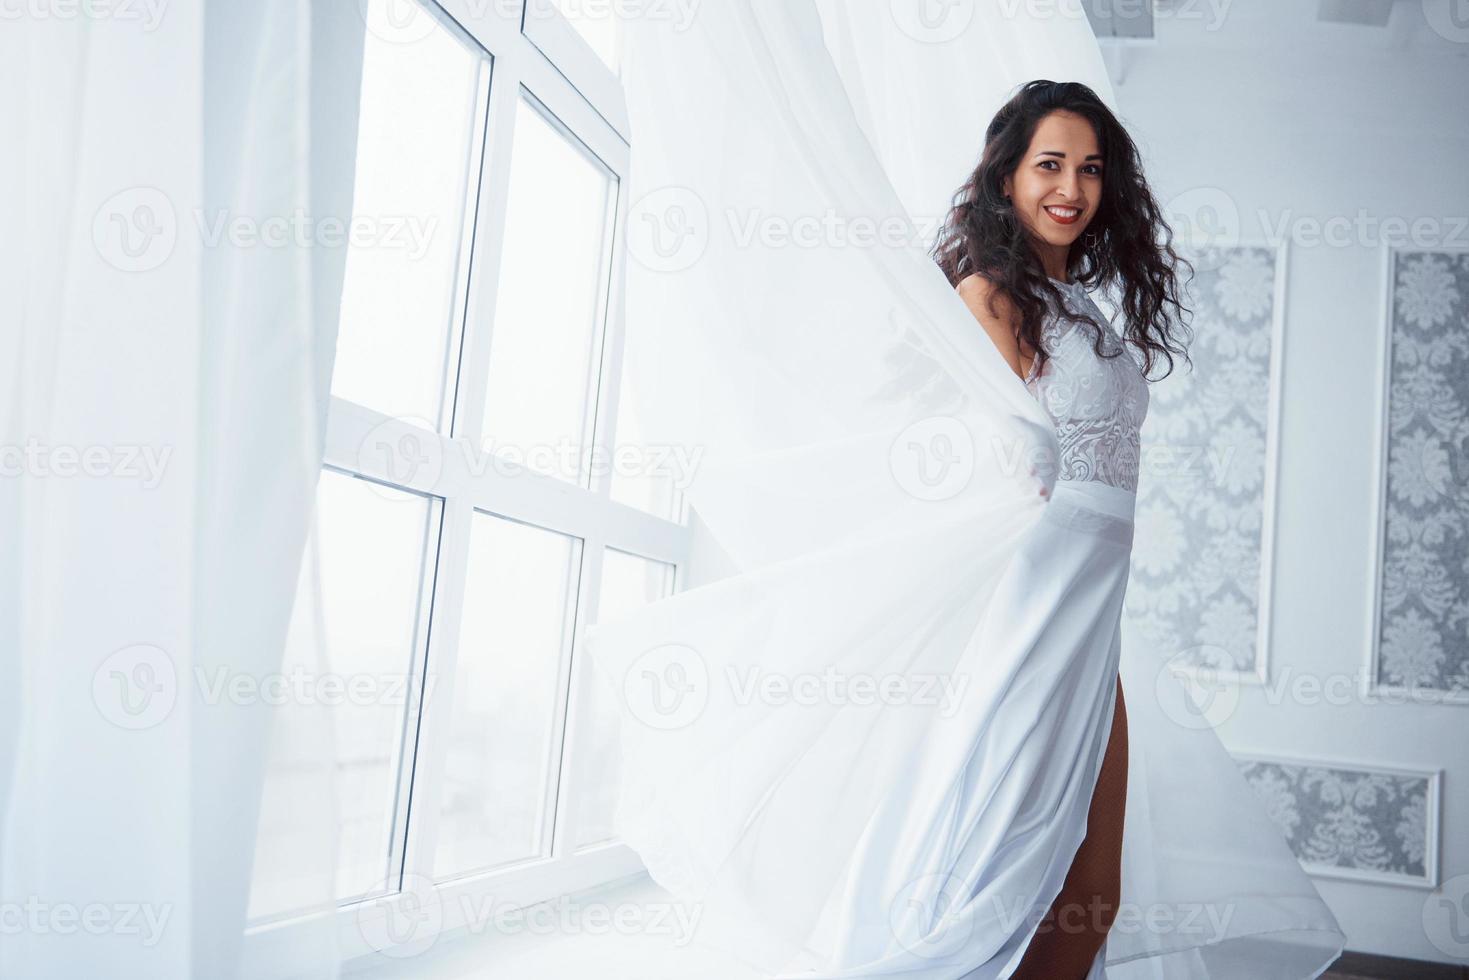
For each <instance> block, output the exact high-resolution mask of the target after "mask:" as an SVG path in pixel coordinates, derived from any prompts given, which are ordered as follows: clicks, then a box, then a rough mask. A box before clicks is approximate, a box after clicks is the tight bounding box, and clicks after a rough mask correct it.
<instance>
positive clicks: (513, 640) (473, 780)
mask: <svg viewBox="0 0 1469 980" xmlns="http://www.w3.org/2000/svg"><path fill="white" fill-rule="evenodd" d="M580 567H581V542H580V541H578V540H577V539H575V538H569V537H566V536H565V535H562V534H557V533H555V532H552V531H546V530H543V529H541V528H536V527H530V526H528V525H525V524H517V523H515V522H513V521H507V520H504V519H503V518H499V517H495V516H492V515H489V514H481V513H476V514H475V515H474V527H473V530H472V531H471V533H470V543H469V570H468V577H467V579H466V584H465V594H464V620H463V628H462V631H461V633H460V637H459V656H458V662H457V665H456V667H455V670H454V705H453V717H452V720H451V723H450V734H449V746H448V756H447V758H446V761H445V765H444V776H443V796H442V799H441V801H440V818H439V842H438V855H437V860H436V864H435V873H436V876H437V877H439V878H441V879H442V878H449V877H452V876H454V875H458V874H463V873H466V872H470V871H478V870H483V869H487V868H491V867H495V866H498V865H502V864H505V863H508V862H512V861H517V860H521V859H524V858H530V857H535V856H538V855H540V854H542V853H544V851H545V844H546V831H547V830H548V829H549V826H548V824H549V821H548V817H549V813H548V812H547V804H548V800H547V793H548V790H549V788H550V781H549V776H550V766H551V762H552V758H553V754H554V752H555V751H556V747H557V745H558V744H559V741H558V739H556V737H555V725H556V714H557V710H556V709H557V704H558V702H559V698H558V691H559V689H560V682H559V679H560V677H562V676H563V670H562V665H563V664H564V663H566V662H567V659H568V657H569V646H570V642H569V641H570V635H571V623H572V618H573V613H574V608H573V607H574V600H575V596H576V586H577V577H578V575H579V574H580Z"/></svg>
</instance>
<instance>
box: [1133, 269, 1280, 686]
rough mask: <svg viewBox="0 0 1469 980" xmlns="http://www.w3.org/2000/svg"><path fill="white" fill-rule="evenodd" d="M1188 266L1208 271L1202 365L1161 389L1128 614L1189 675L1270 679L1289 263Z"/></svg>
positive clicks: (1156, 389)
mask: <svg viewBox="0 0 1469 980" xmlns="http://www.w3.org/2000/svg"><path fill="white" fill-rule="evenodd" d="M1185 257H1186V258H1188V259H1189V261H1190V262H1193V263H1194V264H1195V266H1196V269H1195V274H1194V277H1193V280H1192V282H1191V283H1189V284H1188V286H1187V294H1186V296H1185V298H1184V303H1185V305H1186V306H1188V307H1189V308H1190V309H1192V310H1193V315H1192V320H1191V326H1192V328H1193V333H1194V336H1193V339H1192V341H1191V342H1190V343H1189V356H1190V358H1192V360H1193V368H1192V369H1190V368H1189V366H1188V365H1187V364H1186V363H1185V362H1184V361H1183V360H1182V359H1178V361H1177V364H1176V367H1175V368H1174V371H1173V373H1172V374H1170V375H1169V376H1168V377H1166V378H1163V379H1162V380H1160V381H1157V382H1156V383H1155V384H1154V385H1153V386H1152V389H1151V404H1150V407H1149V411H1148V418H1147V421H1146V423H1145V424H1144V425H1143V429H1142V466H1141V473H1140V476H1139V481H1138V508H1137V533H1136V537H1135V539H1134V546H1133V558H1132V577H1131V579H1130V581H1129V584H1128V587H1127V603H1126V611H1127V616H1128V618H1129V620H1131V622H1132V623H1133V624H1134V625H1135V626H1136V628H1137V629H1138V631H1139V634H1140V636H1141V637H1142V638H1143V639H1144V640H1145V641H1146V642H1148V643H1149V644H1150V645H1152V646H1154V647H1155V649H1156V650H1157V651H1158V652H1160V653H1161V654H1163V655H1164V656H1166V657H1168V658H1170V659H1172V660H1173V662H1174V663H1176V664H1179V665H1187V666H1206V665H1207V666H1209V667H1214V668H1219V669H1223V670H1226V671H1240V672H1243V673H1247V674H1255V673H1256V672H1259V673H1260V674H1261V675H1262V676H1263V673H1264V656H1265V652H1264V651H1263V650H1262V649H1261V648H1260V644H1259V642H1258V637H1259V636H1260V623H1261V620H1262V617H1263V615H1264V613H1265V610H1266V607H1267V604H1268V596H1266V595H1264V594H1263V593H1262V589H1261V581H1260V571H1261V561H1262V555H1268V554H1269V539H1268V535H1267V534H1266V531H1267V529H1268V528H1267V522H1268V517H1269V515H1268V513H1267V510H1266V476H1267V448H1268V447H1267V437H1268V434H1269V432H1270V429H1271V425H1270V416H1271V413H1272V411H1273V408H1272V404H1271V390H1270V386H1271V357H1272V355H1273V353H1274V349H1273V348H1274V337H1275V319H1276V313H1277V310H1276V276H1277V268H1278V262H1277V254H1276V251H1275V249H1273V248H1264V247H1253V246H1246V247H1215V248H1206V249H1199V250H1197V251H1196V252H1192V253H1189V254H1188V255H1186V256H1185ZM1185 276H1186V273H1185ZM1161 373H1162V371H1161V369H1160V368H1155V369H1154V372H1153V374H1152V375H1151V376H1152V377H1154V378H1157V377H1158V376H1159V375H1160V374H1161Z"/></svg>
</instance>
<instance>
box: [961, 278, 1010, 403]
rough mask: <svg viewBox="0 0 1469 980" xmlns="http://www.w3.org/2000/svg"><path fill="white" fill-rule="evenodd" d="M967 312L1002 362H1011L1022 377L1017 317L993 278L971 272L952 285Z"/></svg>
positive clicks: (1007, 297)
mask: <svg viewBox="0 0 1469 980" xmlns="http://www.w3.org/2000/svg"><path fill="white" fill-rule="evenodd" d="M954 288H955V290H956V291H957V292H958V293H959V297H960V298H961V299H962V300H964V305H965V306H967V307H969V312H971V313H973V314H974V318H975V319H976V320H978V321H979V324H980V326H982V327H984V332H985V333H987V334H989V337H990V340H991V341H993V342H994V345H995V347H996V348H998V349H999V351H1000V354H1001V356H1003V357H1004V358H1005V363H1007V364H1009V365H1010V368H1011V370H1013V371H1014V372H1015V374H1016V376H1017V377H1021V378H1024V377H1025V368H1024V364H1023V363H1022V355H1021V350H1020V341H1019V338H1018V336H1017V334H1018V332H1019V325H1020V316H1019V311H1017V310H1016V309H1015V305H1014V304H1013V303H1011V302H1010V297H1009V296H1008V295H1007V294H1006V293H1005V291H1004V290H1003V289H1000V288H999V287H998V286H996V285H995V283H994V281H993V280H992V279H990V278H989V277H987V276H985V275H984V274H982V273H978V272H972V273H970V274H969V275H967V276H965V277H964V278H963V279H961V280H960V281H959V283H958V284H957V285H956V286H955V287H954Z"/></svg>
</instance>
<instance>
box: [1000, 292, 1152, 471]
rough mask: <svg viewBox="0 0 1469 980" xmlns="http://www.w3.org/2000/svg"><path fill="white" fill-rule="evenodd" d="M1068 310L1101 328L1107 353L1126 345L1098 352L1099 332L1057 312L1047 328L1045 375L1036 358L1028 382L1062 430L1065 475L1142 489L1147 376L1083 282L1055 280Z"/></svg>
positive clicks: (1059, 437)
mask: <svg viewBox="0 0 1469 980" xmlns="http://www.w3.org/2000/svg"><path fill="white" fill-rule="evenodd" d="M1051 282H1052V283H1054V284H1055V286H1056V287H1057V288H1058V289H1060V290H1061V294H1062V296H1063V297H1065V302H1066V304H1067V306H1068V308H1069V309H1071V310H1072V311H1073V312H1076V313H1083V314H1090V315H1091V316H1092V317H1094V318H1095V319H1096V321H1097V323H1098V324H1105V325H1106V329H1105V330H1103V331H1102V350H1103V351H1105V352H1107V353H1109V354H1110V353H1111V352H1112V351H1114V350H1122V353H1121V354H1120V355H1119V356H1117V357H1099V356H1098V355H1097V353H1096V351H1095V350H1094V349H1093V344H1094V331H1093V330H1092V328H1091V327H1088V326H1086V325H1085V324H1080V323H1073V322H1071V321H1068V320H1063V319H1062V318H1061V317H1060V316H1058V315H1056V314H1055V313H1054V312H1053V313H1052V314H1051V315H1050V316H1049V317H1048V318H1047V320H1046V323H1045V325H1044V326H1043V327H1042V328H1041V342H1042V344H1043V345H1044V346H1045V349H1046V353H1048V354H1049V355H1050V359H1049V360H1048V361H1047V362H1046V365H1045V367H1044V368H1043V369H1041V371H1040V372H1039V373H1037V371H1036V364H1037V363H1039V360H1040V358H1038V357H1037V358H1036V359H1035V361H1033V362H1032V363H1031V366H1030V372H1029V375H1028V376H1027V377H1026V379H1025V386H1026V388H1027V389H1029V390H1030V392H1031V394H1032V395H1034V396H1035V397H1036V399H1037V400H1038V401H1039V402H1040V405H1041V408H1042V409H1043V410H1044V411H1045V413H1046V415H1047V416H1049V417H1050V419H1051V421H1052V423H1054V424H1055V427H1056V438H1057V440H1058V441H1059V443H1060V446H1061V459H1060V472H1059V473H1058V478H1059V479H1063V480H1096V481H1099V482H1101V483H1106V484H1108V485H1110V486H1114V487H1120V488H1122V489H1124V490H1131V491H1134V492H1136V490H1137V476H1138V455H1139V452H1138V443H1139V433H1140V430H1141V429H1142V425H1143V420H1144V419H1145V418H1146V417H1147V414H1148V381H1147V378H1146V377H1144V375H1143V371H1142V365H1140V364H1139V363H1138V361H1137V359H1136V358H1134V357H1133V356H1132V353H1131V351H1130V350H1127V349H1125V348H1124V345H1123V343H1122V338H1120V337H1119V336H1118V335H1117V333H1116V331H1115V330H1114V329H1113V328H1112V326H1111V323H1110V321H1109V320H1108V319H1107V317H1106V315H1105V314H1103V313H1102V311H1101V310H1100V309H1098V308H1097V305H1096V303H1094V302H1092V299H1091V297H1090V296H1088V295H1087V291H1086V287H1085V286H1083V285H1081V284H1080V283H1074V282H1073V283H1064V282H1061V281H1060V280H1059V279H1052V280H1051Z"/></svg>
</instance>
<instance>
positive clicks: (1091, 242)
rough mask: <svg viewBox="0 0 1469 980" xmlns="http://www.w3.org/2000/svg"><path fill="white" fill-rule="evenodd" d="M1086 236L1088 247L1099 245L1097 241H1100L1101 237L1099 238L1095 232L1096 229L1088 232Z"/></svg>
mask: <svg viewBox="0 0 1469 980" xmlns="http://www.w3.org/2000/svg"><path fill="white" fill-rule="evenodd" d="M1085 238H1086V247H1087V248H1096V247H1097V242H1098V240H1099V239H1098V238H1097V233H1096V232H1094V231H1089V232H1087V233H1086V236H1085Z"/></svg>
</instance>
